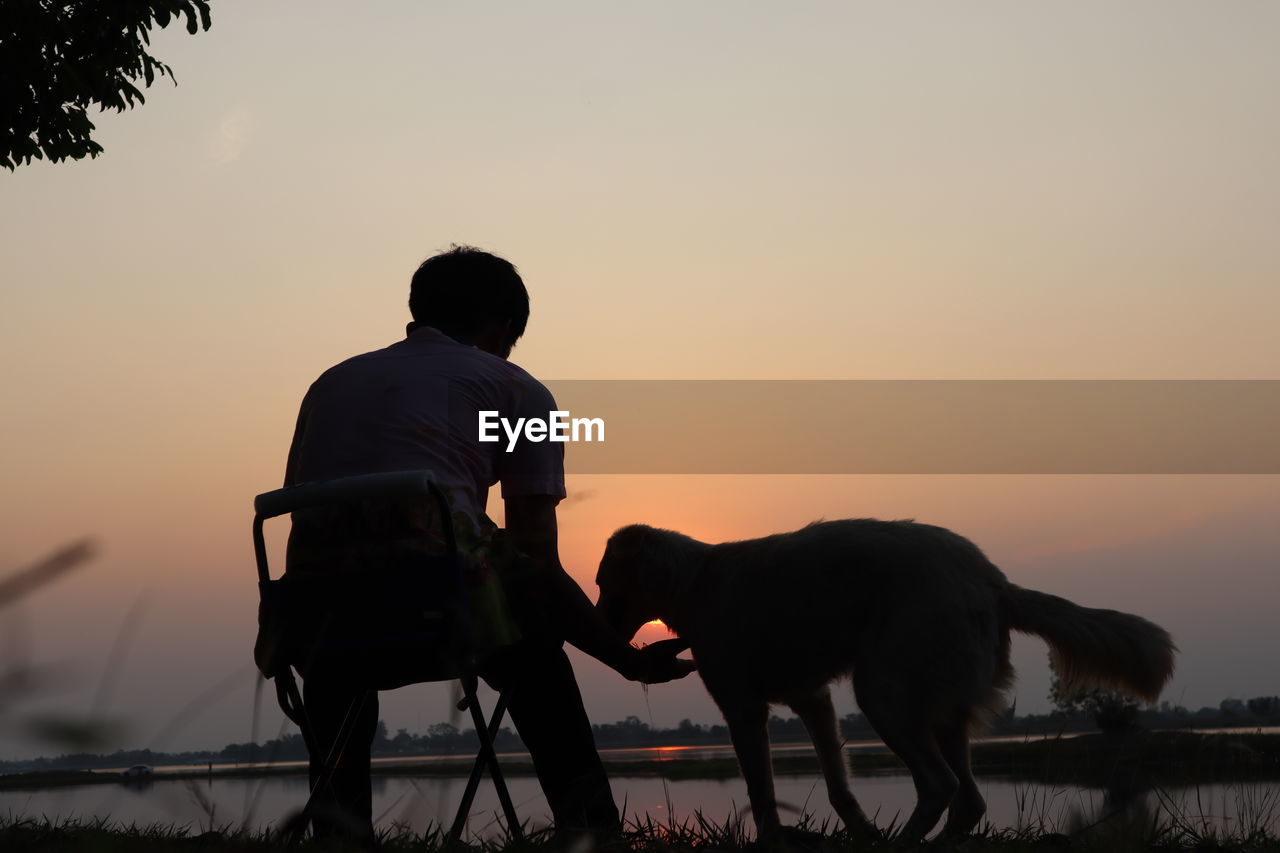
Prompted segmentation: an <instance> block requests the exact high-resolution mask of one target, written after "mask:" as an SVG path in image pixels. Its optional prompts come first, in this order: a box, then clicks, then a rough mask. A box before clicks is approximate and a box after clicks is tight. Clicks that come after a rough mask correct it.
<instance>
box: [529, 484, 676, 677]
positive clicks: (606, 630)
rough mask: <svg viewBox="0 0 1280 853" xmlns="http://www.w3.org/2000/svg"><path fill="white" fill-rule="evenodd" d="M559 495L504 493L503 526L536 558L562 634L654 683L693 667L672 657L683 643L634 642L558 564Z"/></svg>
mask: <svg viewBox="0 0 1280 853" xmlns="http://www.w3.org/2000/svg"><path fill="white" fill-rule="evenodd" d="M557 501H558V498H555V497H551V496H543V495H528V496H520V497H510V498H507V499H506V500H505V505H506V513H507V524H506V529H507V533H508V535H510V537H511V540H512V544H514V545H515V547H517V548H519V549H520V550H521V551H523V552H524V553H525V554H527V555H528V556H530V557H532V558H533V559H534V561H535V562H536V563H537V566H538V572H539V581H540V582H541V583H543V584H545V589H546V590H547V593H548V595H547V601H548V604H549V605H550V606H551V609H552V615H553V617H554V618H555V620H556V623H557V624H558V625H559V626H560V628H561V630H562V631H563V633H564V638H565V640H567V641H568V642H569V643H570V644H571V645H573V646H575V647H576V648H578V649H581V650H582V651H584V652H586V653H587V654H589V655H591V656H592V657H593V658H595V659H597V660H599V661H600V662H601V663H604V664H605V665H607V666H609V667H612V668H613V669H615V670H617V671H618V672H619V673H621V674H622V676H623V677H624V678H628V679H630V680H632V681H643V682H645V683H648V684H654V683H657V682H661V681H670V680H672V679H675V678H683V677H684V676H686V675H688V674H689V673H690V672H692V671H693V668H694V667H693V663H692V662H691V661H685V660H679V659H677V658H676V657H675V655H676V654H678V653H679V652H680V651H682V650H683V648H685V647H686V646H684V644H680V643H655V644H653V645H651V646H648V647H646V648H645V649H637V648H635V647H634V646H632V645H631V644H630V643H629V642H627V640H626V639H625V638H623V637H621V636H619V635H618V634H617V633H616V632H615V631H614V630H613V629H612V628H611V627H609V625H608V623H606V622H605V621H604V617H603V616H601V615H600V612H599V611H598V610H596V608H595V607H594V605H592V603H591V600H590V599H589V598H587V595H586V593H584V592H583V591H582V587H580V586H578V584H577V582H576V581H575V580H574V579H573V578H571V577H569V574H568V572H566V571H565V570H564V567H563V566H562V565H561V564H560V549H559V529H558V527H557V524H556V503H557Z"/></svg>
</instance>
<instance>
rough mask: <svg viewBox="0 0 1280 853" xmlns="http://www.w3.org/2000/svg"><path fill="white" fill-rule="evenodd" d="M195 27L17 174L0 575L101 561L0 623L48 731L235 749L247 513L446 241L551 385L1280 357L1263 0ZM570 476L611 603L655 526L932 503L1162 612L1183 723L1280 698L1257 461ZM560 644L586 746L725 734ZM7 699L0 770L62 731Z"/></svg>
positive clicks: (265, 16) (989, 543) (1095, 588)
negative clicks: (60, 156) (51, 563)
mask: <svg viewBox="0 0 1280 853" xmlns="http://www.w3.org/2000/svg"><path fill="white" fill-rule="evenodd" d="M213 13H214V14H213V27H212V29H210V30H209V31H208V32H205V33H201V34H199V35H197V36H188V35H187V34H186V33H185V32H184V31H182V29H181V27H173V28H171V30H170V31H166V32H164V33H162V34H158V35H156V36H155V37H154V39H153V41H154V52H155V53H156V54H157V55H158V56H159V57H160V58H162V59H164V60H165V61H167V62H168V63H169V64H170V65H172V66H173V68H174V71H175V73H176V76H177V79H178V85H177V86H176V87H174V86H171V85H170V84H169V83H168V81H163V82H161V83H159V84H158V85H157V86H156V87H155V88H153V89H152V90H150V91H148V92H147V102H146V104H145V105H144V106H142V107H140V108H138V109H135V110H133V111H131V112H129V113H126V114H123V115H116V114H114V113H112V114H103V115H101V116H96V115H95V116H94V118H95V121H96V122H97V124H98V133H97V139H98V140H99V142H100V143H101V144H102V145H103V146H104V147H105V149H106V151H105V154H103V155H102V156H101V157H99V158H98V159H97V160H91V161H90V160H86V161H83V162H76V163H62V164H58V165H50V164H48V163H43V162H39V163H35V164H32V165H28V166H21V167H19V168H18V170H17V171H16V172H15V173H13V174H9V173H0V282H2V284H0V299H2V300H3V302H2V305H3V310H0V348H3V359H0V371H3V381H0V400H2V401H3V402H2V403H0V405H2V408H3V412H4V418H3V424H4V426H3V429H4V450H3V452H2V453H0V459H3V469H0V470H3V475H4V482H5V484H6V488H5V489H4V491H3V493H2V494H0V518H2V519H3V521H2V522H0V531H3V533H2V535H0V574H3V573H6V572H8V571H10V570H14V569H17V568H19V567H20V566H22V565H24V564H27V563H29V562H31V561H33V560H35V559H37V558H38V557H39V556H41V555H42V554H44V553H46V552H47V551H50V550H52V549H53V548H55V547H56V546H58V545H60V544H62V543H65V542H67V541H69V540H70V539H72V538H75V537H78V536H82V535H92V536H94V537H95V539H96V540H97V541H98V543H99V545H100V555H99V557H98V558H97V559H95V560H94V561H93V562H92V563H91V564H89V565H88V566H86V567H85V568H84V569H83V570H82V571H80V572H79V573H78V574H76V575H74V576H73V577H70V578H67V579H65V580H64V581H62V582H60V583H59V584H57V585H56V586H53V587H51V588H49V589H45V590H42V591H41V592H39V593H38V594H36V595H34V596H32V597H31V598H30V600H29V601H27V602H26V603H24V604H23V606H22V607H20V608H13V609H9V610H5V611H0V649H2V650H3V651H0V654H2V655H4V656H6V658H5V659H4V660H0V668H2V667H3V666H7V665H12V664H13V663H15V662H24V661H25V662H30V663H37V664H48V665H52V666H55V667H56V668H55V669H54V670H53V671H52V674H51V676H50V681H49V683H48V684H47V685H46V686H47V688H48V693H47V694H45V695H43V697H42V698H40V699H38V700H36V699H31V700H30V701H27V702H25V703H24V704H22V705H21V706H20V707H19V708H18V710H19V711H21V712H23V713H25V712H29V711H34V710H37V709H45V710H54V711H58V712H60V713H63V714H65V715H70V716H81V717H87V716H89V715H90V714H94V713H98V714H105V715H106V716H108V717H113V718H120V719H122V720H124V721H126V722H127V723H128V730H127V733H126V735H125V736H124V737H123V738H122V739H121V742H120V743H119V745H120V746H126V747H146V746H149V747H152V748H155V749H189V748H219V747H221V746H222V745H224V744H226V743H228V742H231V741H245V740H248V739H249V736H250V726H251V720H252V697H253V677H254V676H253V669H252V660H251V656H250V649H251V646H252V642H253V636H254V630H255V615H256V602H257V591H256V587H255V583H254V569H253V564H252V554H251V551H250V547H249V544H250V543H249V521H250V518H251V501H252V498H253V495H254V494H256V493H258V492H261V491H266V490H268V489H272V488H275V487H276V486H278V485H279V483H280V480H281V477H282V475H283V468H284V456H285V452H286V450H287V447H288V442H289V438H290V435H291V431H292V428H293V421H294V417H295V415H296V413H297V406H298V403H299V401H300V399H301V397H302V394H303V392H304V391H305V390H306V387H307V385H308V384H309V383H310V382H311V381H312V380H313V379H314V378H315V377H316V376H317V375H318V374H319V373H320V372H321V371H322V370H324V369H325V368H327V367H328V366H330V365H331V364H333V363H335V362H337V361H340V360H342V359H344V358H346V357H348V356H350V355H353V354H356V353H359V352H364V351H367V350H371V349H376V348H379V347H382V346H385V345H387V344H389V343H391V342H393V341H394V340H396V339H397V338H398V337H399V336H400V335H401V334H402V333H403V327H404V323H405V322H406V321H407V320H408V319H409V318H408V311H407V307H406V304H405V303H406V300H407V294H408V282H409V276H410V274H411V273H412V271H413V269H414V268H415V266H416V265H417V264H418V263H419V262H420V261H421V260H422V259H423V258H424V257H426V256H427V255H429V254H432V253H434V252H436V251H438V250H440V249H443V248H446V247H447V246H448V245H449V244H450V243H453V242H459V243H471V244H475V245H479V246H481V247H484V248H487V249H490V250H492V251H495V252H497V253H499V254H502V255H503V256H505V257H507V258H509V259H510V260H511V261H512V262H514V263H515V264H516V265H517V266H518V267H519V268H520V271H521V273H522V274H523V276H524V279H525V281H526V283H527V285H528V287H529V290H530V293H531V297H532V306H533V307H532V315H531V318H530V323H529V331H528V334H527V336H526V337H525V339H524V340H522V341H521V342H520V344H519V345H518V346H517V348H516V350H515V352H514V353H513V356H512V360H513V361H515V362H516V363H518V364H520V365H521V366H523V367H525V368H526V369H528V370H529V371H530V372H531V373H533V374H534V375H535V376H538V377H540V378H543V379H548V380H552V379H635V378H645V379H676V378H679V379H692V378H708V379H730V378H742V379H1067V378H1070V379H1280V370H1277V365H1278V364H1280V341H1278V340H1277V335H1276V327H1277V319H1278V317H1280V288H1277V286H1276V285H1277V282H1278V281H1280V240H1277V239H1276V231H1277V223H1278V222H1280V158H1277V157H1276V155H1275V152H1276V151H1278V150H1280V100H1277V98H1276V97H1275V93H1276V92H1277V91H1280V53H1277V51H1276V50H1275V43H1276V35H1277V32H1280V6H1277V5H1275V4H1272V3H1266V2H1243V0H1242V2H1234V3H1230V4H1206V3H1193V2H1169V1H1168V0H1161V2H1137V0H1135V2H1128V3H1124V4H1119V5H1117V4H1113V3H1104V2H1074V3H1069V4H1068V3H1058V4H1026V3H1019V2H1012V0H1011V1H1010V2H970V3H964V4H949V5H929V6H923V5H910V4H888V3H885V4H870V3H845V2H829V3H826V2H811V3H789V4H781V3H742V2H728V0H725V2H699V3H693V4H691V3H677V2H647V3H622V2H607V3H601V2H586V0H581V2H545V3H538V4H532V3H528V4H525V3H490V4H477V3H465V2H448V3H446V2H434V0H432V2H418V0H414V2H410V0H401V2H380V3H374V4H352V3H341V2H314V0H313V2H301V0H287V2H286V0H279V2H273V3H269V4H261V3H252V2H248V0H220V2H218V3H217V4H216V5H215V8H214V10H213ZM569 452H570V453H572V452H573V450H572V448H570V450H569ZM569 489H570V492H571V495H572V497H571V500H570V501H569V502H568V503H566V505H565V506H564V508H563V512H562V515H561V531H562V553H563V557H564V562H565V565H566V567H567V568H568V569H569V571H570V572H571V573H572V574H573V575H574V577H576V578H577V579H578V580H579V581H580V582H581V583H582V584H583V585H584V587H585V588H587V590H588V592H589V593H590V594H591V595H592V596H594V593H595V590H594V587H593V585H592V577H593V576H594V573H595V566H596V563H597V561H598V559H599V555H600V553H601V551H602V549H603V545H604V542H605V540H606V539H607V537H608V535H609V533H610V532H611V531H612V530H613V529H615V528H616V527H618V526H621V525H623V524H627V523H631V522H638V521H639V522H647V523H650V524H655V525H659V526H665V527H672V528H675V529H679V530H682V531H684V532H687V533H689V534H691V535H694V536H698V537H700V538H704V539H707V540H711V541H720V540H726V539H740V538H749V537H753V536H758V535H763V534H766V533H772V532H776V531H779V530H784V529H789V528H793V527H797V526H800V525H802V524H804V523H807V522H808V521H811V520H813V519H815V518H819V517H825V518H839V517H848V516H876V517H884V518H904V517H913V518H917V519H919V520H921V521H927V522H931V523H936V524H942V525H946V526H949V527H952V528H954V529H956V530H957V531H959V532H961V533H963V534H965V535H967V536H969V537H970V538H972V539H973V540H975V541H976V542H977V543H978V544H979V545H981V546H982V547H983V548H984V549H985V550H986V551H987V553H988V554H989V556H991V558H992V559H993V560H994V561H995V562H996V563H997V564H998V565H999V566H1001V567H1002V569H1003V570H1004V571H1005V572H1006V574H1007V575H1009V577H1010V578H1011V579H1012V580H1013V581H1014V582H1016V583H1018V584H1020V585H1023V586H1029V587H1034V588H1037V589H1042V590H1045V591H1048V592H1053V593H1057V594H1061V595H1065V596H1067V597H1070V598H1072V599H1073V600H1076V601H1078V602H1080V603H1082V604H1086V605H1093V606H1105V607H1113V608H1117V609H1125V610H1131V611H1134V612H1138V613H1141V614H1142V615H1144V616H1147V617H1148V618H1151V619H1153V620H1155V621H1157V622H1159V623H1161V624H1162V625H1164V626H1165V627H1166V628H1168V629H1169V630H1170V631H1171V632H1172V633H1173V635H1174V637H1175V641H1176V642H1177V643H1178V645H1179V647H1180V648H1181V650H1182V654H1181V656H1180V658H1179V662H1178V671H1177V673H1176V675H1175V678H1174V681H1173V682H1172V684H1171V685H1170V687H1169V688H1168V690H1167V691H1166V694H1165V696H1166V698H1168V699H1169V700H1170V701H1171V702H1176V703H1181V704H1184V705H1188V706H1191V707H1193V708H1195V707H1199V706H1200V705H1204V704H1215V705H1216V704H1217V702H1218V701H1219V700H1220V699H1222V698H1225V697H1228V696H1234V697H1237V698H1248V697H1250V696H1256V695H1267V694H1277V693H1280V676H1277V670H1276V666H1275V657H1274V654H1275V652H1274V650H1275V649H1277V648H1280V620H1277V619H1276V618H1275V616H1276V608H1277V605H1278V604H1280V575H1278V574H1277V572H1276V562H1277V557H1276V554H1277V553H1280V525H1277V513H1276V507H1277V506H1280V478H1277V477H1275V476H1239V477H1226V476H1145V477H1137V476H1103V475H1097V476H1090V475H1080V476H1069V477H1068V476H1056V477H1046V476H1029V475H1020V476H961V475H952V476H928V475H912V476H887V475H886V476H754V477H753V476H715V477H712V476H706V477H692V476H684V477H677V476H621V475H591V476H579V477H575V478H572V479H571V480H570V483H569ZM495 502H496V498H495ZM491 508H493V509H495V511H496V508H494V507H491ZM275 533H276V534H277V536H279V535H281V534H282V529H277V530H276V531H275ZM125 626H127V627H125ZM657 636H660V635H657V634H655V635H653V636H647V637H644V638H643V639H655V638H657ZM780 641H782V642H784V641H785V640H780ZM113 646H115V647H118V648H120V649H122V650H123V651H122V652H121V653H120V657H119V663H118V665H117V666H114V667H113V666H111V665H110V664H109V661H110V660H111V659H112V653H111V649H112V648H113ZM575 662H577V663H578V664H579V673H580V679H581V681H582V685H583V690H584V693H585V694H586V698H587V702H588V710H589V711H590V713H591V714H592V717H593V719H595V720H596V721H598V722H611V721H614V720H617V719H620V718H622V717H625V716H627V715H628V714H635V715H637V716H639V717H641V719H644V720H645V721H650V720H652V722H654V723H655V724H657V725H660V726H673V725H675V724H676V723H678V722H679V720H680V719H681V718H684V717H689V718H692V719H693V720H694V721H695V722H708V723H709V722H713V721H719V715H718V712H717V711H716V710H715V708H714V707H713V705H712V704H711V703H710V701H709V700H708V699H707V698H706V695H705V691H704V690H703V688H702V686H701V684H700V683H698V682H697V680H696V679H694V678H691V679H687V680H686V681H684V682H682V683H679V684H674V685H663V686H659V687H655V688H652V689H650V690H649V691H648V697H647V701H646V696H645V694H644V693H643V692H642V690H641V688H640V687H639V686H637V685H634V684H628V683H626V682H623V681H622V680H621V678H620V677H618V676H616V675H614V674H612V673H611V672H610V671H608V670H606V669H604V668H603V667H602V666H600V665H598V664H596V663H595V662H593V661H589V660H587V659H584V658H582V657H581V656H575ZM1015 663H1016V665H1017V666H1018V668H1019V671H1020V680H1019V684H1018V688H1017V691H1016V698H1017V703H1018V710H1019V711H1045V710H1047V709H1048V707H1049V706H1048V701H1047V698H1046V694H1047V685H1048V670H1047V664H1046V655H1045V647H1044V645H1043V644H1042V643H1041V642H1040V641H1038V640H1034V639H1027V638H1019V639H1018V640H1017V641H1016V646H1015ZM837 692H838V694H839V697H840V702H841V708H842V710H843V711H848V710H852V709H853V707H854V706H853V703H852V699H851V698H850V696H849V691H848V690H847V689H840V690H839V691H837ZM202 697H203V698H202ZM193 701H194V702H195V703H196V704H197V705H200V706H206V707H205V710H204V712H203V713H202V714H201V715H200V716H198V717H197V718H195V719H192V720H191V721H190V722H183V723H182V724H178V723H175V722H174V721H175V720H179V719H180V718H181V717H182V716H183V714H184V713H185V712H184V710H183V709H184V708H187V707H189V706H190V703H192V702H193ZM0 704H2V703H0ZM383 707H384V717H385V718H386V721H387V723H388V725H389V726H390V728H391V729H392V731H394V730H395V729H396V728H399V727H407V728H409V729H411V730H416V731H424V730H425V729H426V727H427V726H429V725H431V724H432V723H435V722H439V721H441V720H443V719H445V718H446V717H447V709H446V694H445V692H444V691H443V690H442V689H441V688H438V687H415V688H410V689H406V690H403V691H399V692H398V693H396V694H390V695H385V696H384V703H383ZM12 710H13V709H4V708H0V727H2V728H0V759H5V758H18V757H25V756H28V755H32V754H40V753H47V752H49V751H50V750H51V747H48V746H47V745H43V744H39V743H35V742H33V741H32V740H31V739H30V738H28V737H26V736H25V735H24V734H23V733H22V732H21V731H20V730H19V729H18V728H17V726H16V722H15V718H14V714H13V712H12ZM263 711H264V714H263V720H264V722H263V735H264V736H274V735H275V734H276V733H277V731H278V728H279V721H280V719H281V717H280V714H279V712H278V711H277V710H276V709H275V708H274V700H273V699H272V698H271V697H270V695H269V694H268V695H267V696H266V697H265V698H264V701H263Z"/></svg>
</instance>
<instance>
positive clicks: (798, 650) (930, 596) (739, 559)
mask: <svg viewBox="0 0 1280 853" xmlns="http://www.w3.org/2000/svg"><path fill="white" fill-rule="evenodd" d="M701 571H702V572H703V573H704V574H705V575H706V577H705V578H704V579H703V580H702V581H701V582H700V583H699V584H698V585H697V587H696V588H695V589H693V590H692V592H693V593H694V594H696V595H698V596H699V599H698V601H697V602H696V604H694V605H693V606H694V607H696V609H697V611H698V613H699V616H698V618H697V619H696V620H693V623H692V624H690V625H689V626H687V631H682V632H681V633H682V636H684V637H685V639H687V640H689V641H690V642H692V643H693V644H694V651H695V654H696V655H697V656H698V660H699V666H700V669H701V671H702V674H703V677H704V679H707V678H711V679H718V678H724V679H727V680H728V679H732V680H733V681H735V682H737V683H738V684H739V685H741V686H746V685H748V684H750V685H752V686H753V687H754V689H756V690H758V691H760V692H761V694H762V695H763V696H764V698H767V699H770V700H772V701H777V700H779V699H780V697H782V696H784V695H786V693H787V692H789V691H791V690H794V689H797V688H799V689H804V688H807V687H812V686H817V685H819V684H822V683H825V682H827V681H830V680H832V679H834V678H837V677H840V676H842V675H847V674H848V673H849V672H850V671H851V670H853V669H854V668H856V667H857V665H858V660H859V658H860V657H863V656H864V655H865V654H866V652H867V646H868V644H870V645H872V646H875V647H877V648H879V647H880V646H882V645H887V646H889V647H891V648H893V649H895V650H896V651H895V656H901V658H902V659H903V660H904V662H905V661H906V660H912V661H914V664H915V665H916V666H917V667H918V666H921V665H924V666H926V667H927V671H928V672H930V673H932V674H931V675H928V676H927V677H928V679H929V681H930V682H931V683H932V685H933V688H931V693H932V694H933V695H934V696H937V695H938V694H942V695H944V696H945V697H946V701H948V702H964V703H966V704H974V705H984V706H985V705H987V704H989V703H990V702H991V701H992V695H991V694H992V685H993V684H996V683H997V682H998V684H997V687H998V686H1002V685H1003V683H1004V682H1005V680H1006V679H1005V678H1004V677H1003V675H1002V673H1003V671H1004V667H1005V664H1004V661H1003V658H1001V657H1000V654H1001V648H1002V645H1001V642H1000V637H1001V636H1002V634H1003V633H1004V632H1002V631H1001V628H1002V627H1003V626H1001V625H1000V624H999V622H998V619H997V618H996V615H995V614H996V613H997V596H998V593H999V591H1000V590H1001V589H1002V588H1003V587H1004V586H1006V585H1007V581H1006V580H1005V578H1004V576H1003V574H1001V572H1000V571H999V569H997V568H996V567H995V566H993V565H992V564H991V563H990V562H989V561H988V560H987V559H986V557H985V556H983V554H982V552H981V551H980V550H979V549H978V548H977V547H976V546H974V545H973V544H972V543H971V542H969V541H968V540H966V539H964V538H963V537H961V536H957V535H956V534H954V533H951V532H950V531H948V530H945V529H943V528H940V527H934V526H931V525H925V524H917V523H915V522H910V521H877V520H874V519H849V520H841V521H826V522H818V523H814V524H811V525H809V526H807V527H805V528H803V529H801V530H797V531H794V532H791V533H782V534H778V535H775V536H769V537H765V538H763V539H753V540H748V541H743V542H729V543H724V544H720V545H714V546H712V547H711V548H710V550H709V552H708V553H707V554H706V556H705V558H704V562H703V564H702V569H701ZM935 662H936V663H935ZM921 675H922V676H924V675H925V673H921ZM914 678H915V676H914V675H913V679H914ZM947 682H956V683H954V684H951V685H950V686H948V685H947ZM709 686H710V685H709ZM713 692H714V691H713ZM920 698H924V697H920Z"/></svg>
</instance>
